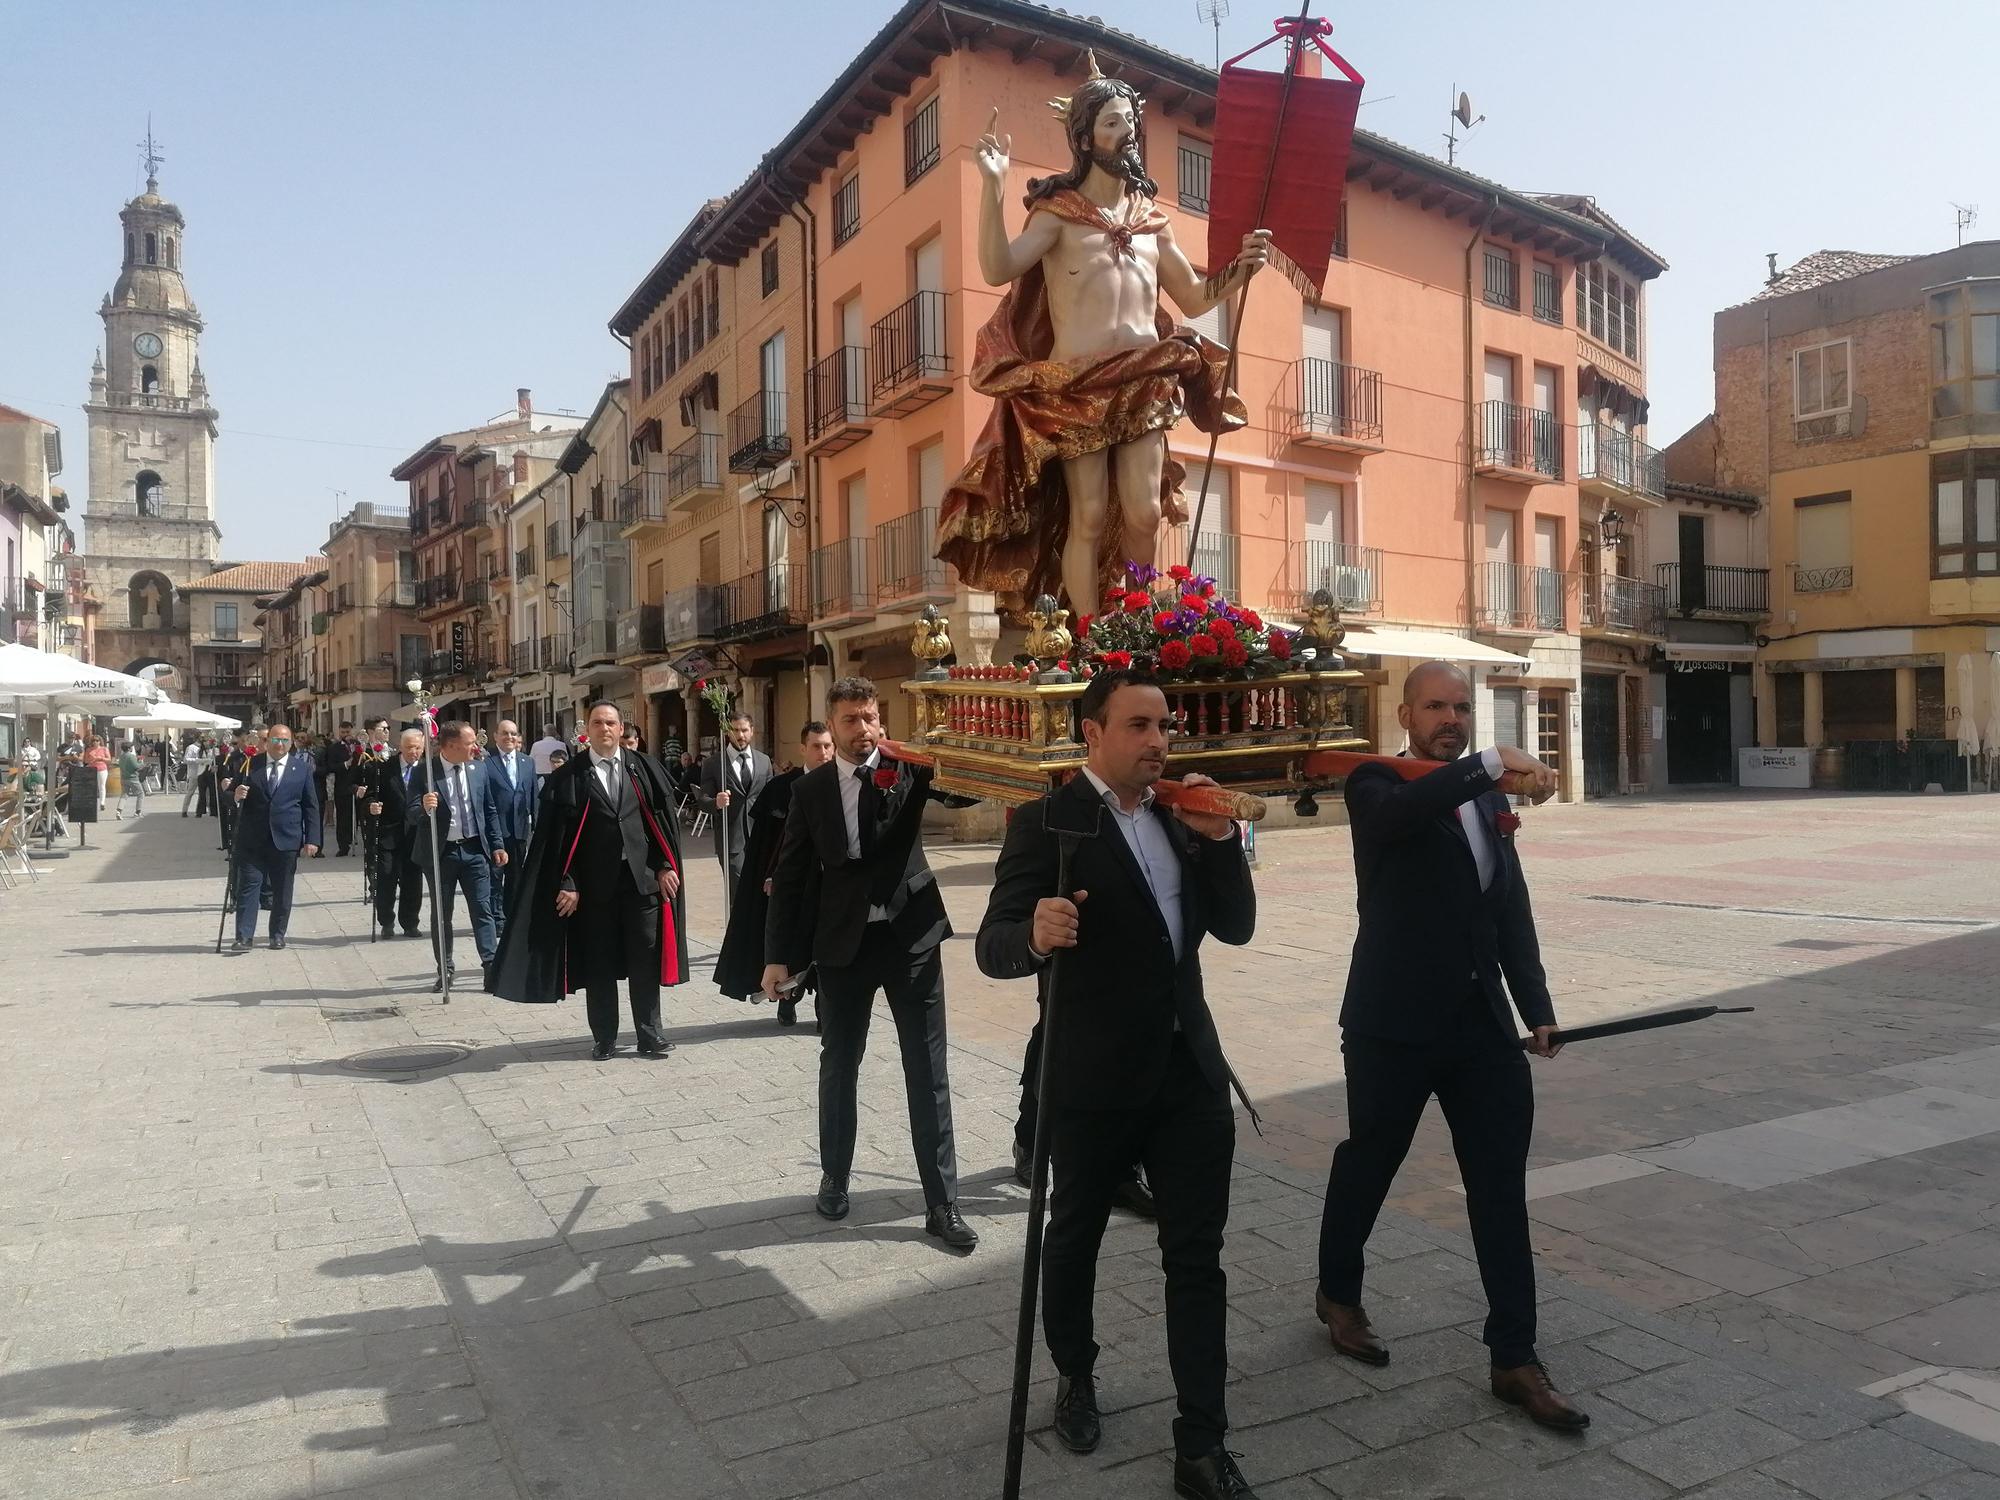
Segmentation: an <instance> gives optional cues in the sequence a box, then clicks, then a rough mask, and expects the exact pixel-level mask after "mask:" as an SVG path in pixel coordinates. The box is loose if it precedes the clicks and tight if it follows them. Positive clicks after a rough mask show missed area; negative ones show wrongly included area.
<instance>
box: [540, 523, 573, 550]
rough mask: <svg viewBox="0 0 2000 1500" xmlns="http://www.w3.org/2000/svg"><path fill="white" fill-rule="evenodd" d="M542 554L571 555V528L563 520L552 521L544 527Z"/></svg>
mask: <svg viewBox="0 0 2000 1500" xmlns="http://www.w3.org/2000/svg"><path fill="white" fill-rule="evenodd" d="M542 556H544V557H568V556H569V528H568V526H567V525H565V524H564V523H563V522H561V521H551V522H549V524H548V525H547V526H545V527H544V528H542Z"/></svg>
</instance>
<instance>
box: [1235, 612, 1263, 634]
mask: <svg viewBox="0 0 2000 1500" xmlns="http://www.w3.org/2000/svg"><path fill="white" fill-rule="evenodd" d="M1236 618H1237V619H1239V620H1241V621H1242V622H1243V623H1244V624H1245V625H1248V626H1249V627H1250V628H1251V629H1252V630H1262V629H1263V628H1264V617H1263V616H1262V615H1260V614H1258V613H1257V611H1256V610H1254V609H1246V610H1243V611H1242V612H1241V613H1239V614H1238V615H1237V616H1236Z"/></svg>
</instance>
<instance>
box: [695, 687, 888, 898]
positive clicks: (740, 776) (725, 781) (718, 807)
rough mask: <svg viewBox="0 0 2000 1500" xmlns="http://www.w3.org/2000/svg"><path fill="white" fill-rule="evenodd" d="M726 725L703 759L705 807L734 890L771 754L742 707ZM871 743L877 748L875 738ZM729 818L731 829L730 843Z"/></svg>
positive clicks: (768, 775)
mask: <svg viewBox="0 0 2000 1500" xmlns="http://www.w3.org/2000/svg"><path fill="white" fill-rule="evenodd" d="M723 727H724V728H725V729H726V730H727V731H728V733H727V735H726V737H725V738H724V740H723V742H722V744H721V745H719V746H717V747H716V751H715V754H713V755H711V756H710V757H709V758H708V759H707V760H706V761H704V762H703V763H702V767H701V807H702V811H704V812H706V813H707V814H708V815H709V816H710V817H712V818H713V819H715V822H716V829H715V857H716V858H717V859H718V860H720V859H722V857H723V853H724V851H725V849H726V850H727V852H728V856H729V857H728V859H727V861H726V862H725V864H724V867H723V878H724V879H726V880H727V881H728V882H729V888H730V890H731V891H734V890H735V889H736V882H737V881H738V880H741V879H742V878H743V848H744V845H745V844H747V843H748V842H749V841H750V820H749V818H748V816H746V814H747V813H748V812H749V808H750V803H751V801H752V800H753V799H754V798H755V797H756V795H757V794H758V793H759V792H761V791H763V790H764V784H765V783H766V782H767V781H769V780H770V779H771V757H770V756H768V755H766V754H765V753H764V752H763V751H762V750H759V749H758V748H757V747H756V746H755V745H754V744H752V743H751V741H753V740H754V739H755V738H756V736H757V731H756V728H755V726H753V725H752V724H751V722H750V715H748V714H746V713H744V712H742V711H741V710H740V709H739V710H737V711H736V712H734V713H732V714H731V715H730V716H729V722H728V723H727V724H726V725H724V726H723ZM870 747H871V748H873V742H872V741H871V742H870ZM725 820H727V821H726V826H727V828H728V831H729V838H728V841H727V843H726V844H725V842H724V841H723V828H724V826H725Z"/></svg>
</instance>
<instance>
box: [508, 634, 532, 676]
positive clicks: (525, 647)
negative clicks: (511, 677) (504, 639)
mask: <svg viewBox="0 0 2000 1500" xmlns="http://www.w3.org/2000/svg"><path fill="white" fill-rule="evenodd" d="M507 660H508V662H509V663H510V664H511V665H512V666H513V668H514V672H515V675H516V676H519V675H520V674H522V673H524V672H532V671H534V670H535V643H534V642H533V641H515V642H514V643H513V644H512V645H511V646H509V647H508V648H507Z"/></svg>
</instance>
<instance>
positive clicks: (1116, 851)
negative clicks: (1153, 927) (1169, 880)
mask: <svg viewBox="0 0 2000 1500" xmlns="http://www.w3.org/2000/svg"><path fill="white" fill-rule="evenodd" d="M1069 794H1070V795H1071V796H1073V797H1075V798H1076V799H1077V800H1078V801H1079V802H1080V803H1081V804H1082V808H1081V809H1079V811H1080V812H1082V816H1084V817H1088V816H1089V813H1088V812H1087V811H1084V809H1088V808H1089V807H1091V806H1092V805H1095V806H1096V807H1097V808H1098V810H1099V813H1100V817H1099V821H1098V825H1097V826H1098V835H1097V842H1098V843H1100V844H1103V845H1104V846H1106V848H1108V849H1109V850H1110V853H1111V857H1112V858H1113V859H1115V860H1116V861H1117V862H1118V864H1119V867H1120V868H1121V869H1123V870H1124V871H1125V878H1126V879H1128V880H1130V881H1131V882H1132V889H1133V893H1134V894H1135V895H1136V896H1137V897H1138V898H1139V904H1140V905H1141V906H1143V907H1145V909H1146V910H1147V911H1149V912H1151V913H1152V914H1153V920H1154V921H1155V922H1156V923H1158V924H1159V928H1160V931H1161V932H1165V931H1166V930H1167V921H1166V918H1165V917H1164V916H1163V915H1162V914H1161V912H1160V905H1159V902H1157V901H1155V900H1154V899H1153V886H1152V882H1151V881H1149V880H1147V879H1146V872H1145V871H1144V870H1142V869H1140V868H1139V856H1138V855H1136V854H1134V853H1133V852H1132V846H1131V845H1130V844H1129V843H1127V842H1126V841H1125V830H1124V828H1123V827H1121V826H1120V825H1119V821H1118V815H1117V814H1116V813H1114V812H1113V811H1112V810H1111V807H1110V804H1109V803H1107V802H1105V801H1104V800H1102V799H1101V798H1100V797H1099V796H1098V794H1097V787H1096V784H1095V783H1093V782H1092V781H1091V779H1090V778H1089V777H1088V776H1086V775H1084V774H1083V773H1082V772H1081V771H1079V772H1077V774H1076V779H1075V780H1074V781H1072V782H1071V783H1070V784H1069Z"/></svg>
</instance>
